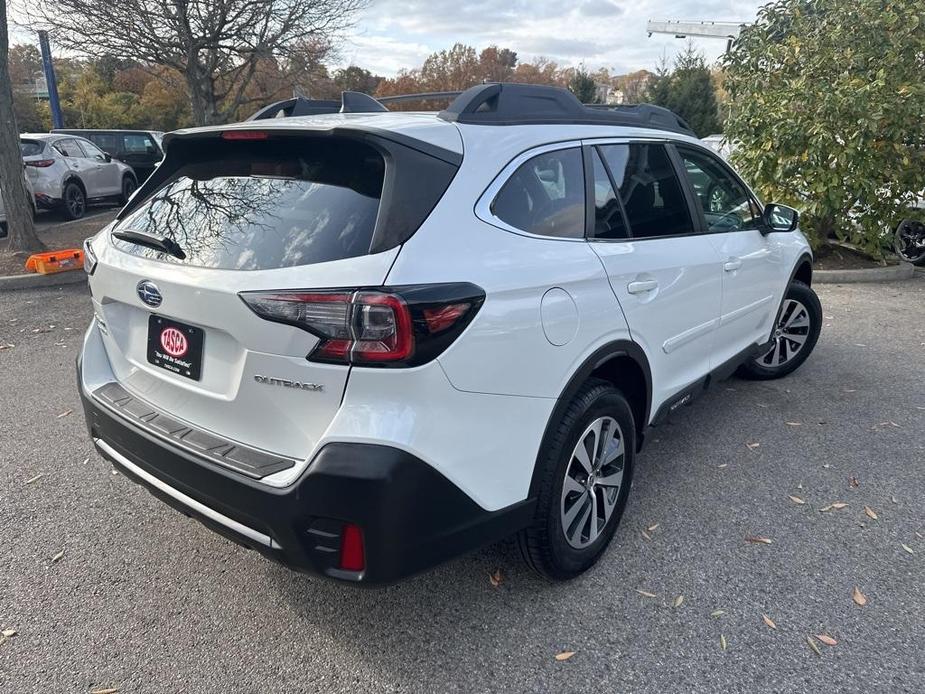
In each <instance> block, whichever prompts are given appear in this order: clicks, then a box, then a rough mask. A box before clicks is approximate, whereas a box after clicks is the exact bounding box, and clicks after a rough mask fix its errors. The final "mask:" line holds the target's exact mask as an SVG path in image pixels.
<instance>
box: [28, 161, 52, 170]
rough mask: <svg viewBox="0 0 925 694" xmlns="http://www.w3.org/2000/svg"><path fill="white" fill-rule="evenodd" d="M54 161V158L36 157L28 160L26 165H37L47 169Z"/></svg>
mask: <svg viewBox="0 0 925 694" xmlns="http://www.w3.org/2000/svg"><path fill="white" fill-rule="evenodd" d="M54 163H55V160H54V159H36V160H33V161H27V162H26V166H35V167H37V168H39V169H46V168H48V167H49V166H51V165H52V164H54Z"/></svg>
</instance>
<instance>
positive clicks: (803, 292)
mask: <svg viewBox="0 0 925 694" xmlns="http://www.w3.org/2000/svg"><path fill="white" fill-rule="evenodd" d="M821 329H822V304H820V303H819V297H817V296H816V292H814V291H813V290H812V289H810V288H809V287H808V286H807V285H805V284H803V283H802V282H799V281H796V280H795V281H793V282H791V283H790V286H789V287H788V288H787V293H786V294H785V295H784V300H783V302H782V303H781V306H780V310H779V311H778V312H777V320H776V321H775V322H774V332H773V334H772V335H771V348H770V349H769V350H768V351H767V352H765V353H764V354H762V355H761V356H760V357H756V358H755V359H753V360H751V361H749V362H746V363H745V364H744V365H743V366H742V369H741V370H740V373H741V374H742V375H743V376H745V377H747V378H754V379H759V380H768V379H772V378H781V377H782V376H786V375H787V374H789V373H792V372H793V371H795V370H796V369H798V368H799V366H800V364H802V363H803V362H804V361H806V359H807V358H808V357H809V355H810V354H811V353H812V351H813V348H814V347H815V346H816V341H817V340H818V339H819V331H820V330H821Z"/></svg>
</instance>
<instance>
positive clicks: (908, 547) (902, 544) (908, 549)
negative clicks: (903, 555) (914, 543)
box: [899, 542, 915, 554]
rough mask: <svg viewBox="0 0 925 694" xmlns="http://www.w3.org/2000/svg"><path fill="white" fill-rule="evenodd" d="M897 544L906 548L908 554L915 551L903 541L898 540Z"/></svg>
mask: <svg viewBox="0 0 925 694" xmlns="http://www.w3.org/2000/svg"><path fill="white" fill-rule="evenodd" d="M899 545H900V546H901V547H902V548H903V549H904V550H906V551H907V552H908V553H909V554H915V552H913V551H912V548H911V547H910V546H909V545H907V544H906V543H905V542H900V543H899Z"/></svg>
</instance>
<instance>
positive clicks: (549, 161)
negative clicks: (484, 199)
mask: <svg viewBox="0 0 925 694" xmlns="http://www.w3.org/2000/svg"><path fill="white" fill-rule="evenodd" d="M491 212H492V214H493V215H495V216H496V217H497V218H498V219H500V220H501V221H502V222H504V223H506V224H509V225H510V226H512V227H514V228H515V229H520V230H521V231H526V232H529V233H531V234H537V235H538V236H555V237H559V238H583V237H584V231H585V177H584V169H583V165H582V158H581V150H580V149H579V148H577V147H570V148H568V149H559V150H555V151H552V152H544V153H543V154H538V155H536V156H535V157H533V158H531V159H528V160H527V161H526V162H524V163H523V164H521V165H520V166H519V167H518V169H517V170H516V171H515V172H514V173H513V174H512V175H511V177H510V178H509V179H508V180H507V182H506V183H505V184H504V185H503V186H502V188H501V190H500V191H498V195H497V196H496V197H495V199H494V201H493V202H492V204H491Z"/></svg>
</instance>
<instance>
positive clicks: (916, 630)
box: [0, 274, 925, 694]
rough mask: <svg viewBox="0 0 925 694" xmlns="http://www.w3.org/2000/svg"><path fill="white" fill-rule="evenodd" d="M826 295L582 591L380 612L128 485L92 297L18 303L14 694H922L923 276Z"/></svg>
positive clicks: (709, 422)
mask: <svg viewBox="0 0 925 694" xmlns="http://www.w3.org/2000/svg"><path fill="white" fill-rule="evenodd" d="M818 289H819V292H820V296H821V298H822V302H823V307H824V313H825V316H826V321H825V327H824V328H823V333H822V337H821V339H820V342H819V344H818V346H817V348H816V351H815V354H814V355H813V356H812V357H811V358H810V360H809V361H808V362H807V363H806V364H805V365H804V366H803V367H802V369H800V370H799V371H798V372H797V373H796V374H794V375H793V376H791V377H789V378H787V379H784V380H781V381H777V382H766V383H756V382H745V381H739V380H730V381H727V382H725V383H724V384H722V385H721V386H720V387H718V388H716V389H715V390H714V391H713V392H712V393H710V394H708V395H707V396H705V397H704V398H703V399H701V400H700V401H698V402H697V403H696V404H695V405H694V406H693V407H690V408H685V409H683V410H681V411H679V412H677V413H676V414H675V415H674V416H673V419H672V421H671V422H669V423H668V424H667V425H665V426H663V427H660V428H659V429H657V430H655V431H653V433H652V434H651V436H650V440H649V441H648V444H647V447H646V449H645V450H644V452H643V454H642V456H641V457H640V458H639V460H638V467H637V471H636V476H635V480H634V488H633V493H632V495H631V498H630V503H629V508H628V510H627V513H626V515H625V517H624V519H623V524H622V526H621V528H620V530H619V531H618V533H617V536H616V538H615V540H614V542H613V544H612V545H611V548H610V550H609V552H608V553H607V555H606V556H605V558H604V559H603V560H602V562H601V563H600V564H599V565H598V566H597V567H596V568H595V569H594V570H592V571H591V572H589V573H588V574H587V575H586V576H584V577H582V578H580V579H578V580H576V581H574V582H572V583H568V584H561V585H552V584H548V583H545V582H544V581H542V580H541V579H539V578H536V577H534V576H533V575H532V574H531V573H530V572H529V571H528V570H527V569H526V568H525V567H524V566H523V565H522V564H521V561H520V558H519V556H518V555H517V552H516V548H515V547H514V546H513V544H510V543H505V544H501V545H498V546H494V547H491V548H488V549H486V550H484V551H482V552H479V553H477V554H475V555H472V556H468V557H465V558H462V559H459V560H456V561H454V562H452V563H450V564H447V565H445V566H442V567H440V568H439V569H437V570H435V571H433V572H430V573H428V574H425V575H422V576H419V577H417V578H415V579H412V580H409V581H407V582H405V583H402V584H399V585H396V586H393V587H390V588H386V589H381V590H358V589H354V588H350V587H347V586H343V585H339V584H334V583H330V582H326V581H323V580H320V579H313V578H308V577H304V576H299V575H295V574H292V573H290V572H288V571H287V570H285V569H283V568H281V567H279V566H276V565H274V564H272V563H270V562H268V561H266V560H264V559H262V558H261V557H260V556H258V555H256V554H254V553H250V552H247V551H246V550H243V549H241V548H239V547H238V546H236V545H234V544H232V543H230V542H228V541H226V540H224V539H222V538H220V537H218V536H216V535H214V534H212V533H211V532H209V531H207V530H206V529H204V528H203V527H201V526H200V525H199V524H197V523H196V522H195V521H192V520H190V519H187V518H185V517H183V516H182V515H180V514H178V513H176V512H174V511H173V510H171V509H169V508H168V507H167V506H165V505H163V504H161V503H160V502H158V501H156V500H155V499H154V498H153V497H151V496H150V495H148V494H147V493H146V492H145V491H143V490H142V489H140V488H137V487H135V486H134V485H132V484H131V483H130V482H128V481H127V480H126V479H125V478H124V477H123V476H121V475H116V474H112V472H111V469H110V467H109V466H108V465H107V464H105V463H104V462H103V461H102V460H101V459H100V458H99V457H98V456H97V455H96V454H95V453H94V452H93V449H92V446H91V444H90V442H89V440H88V439H87V436H86V431H85V429H84V424H83V420H82V416H81V414H80V411H79V402H78V396H77V392H76V388H75V383H74V357H75V354H76V352H77V349H78V345H79V342H80V339H81V334H82V331H83V330H84V328H85V326H86V324H87V322H88V320H89V316H90V310H89V301H88V297H87V294H86V290H85V289H84V288H83V286H81V285H78V286H72V287H66V288H62V289H48V290H35V291H20V292H14V293H5V294H0V345H6V344H13V345H14V346H13V347H11V348H7V349H3V350H2V351H0V531H2V538H3V541H2V543H0V548H2V549H0V560H2V564H0V566H2V567H3V577H2V581H0V629H13V630H15V631H16V635H15V636H11V637H8V638H6V640H5V641H4V642H2V643H0V691H3V692H43V693H58V692H62V693H70V692H78V693H81V692H90V691H93V690H100V689H104V690H105V689H117V690H118V691H119V692H120V693H128V692H157V693H159V694H166V693H168V692H197V693H199V692H258V691H259V692H358V691H364V692H365V691H373V692H392V691H396V692H483V691H504V692H523V691H530V692H538V691H550V692H591V691H595V692H597V691H602V692H603V691H606V692H658V693H660V694H662V693H669V692H705V693H706V692H710V693H713V692H738V691H749V692H752V691H754V692H802V691H828V692H871V691H883V692H891V693H897V692H916V693H918V692H922V691H925V594H923V587H925V504H923V501H925V470H923V463H925V438H923V432H925V276H923V275H922V274H918V275H916V278H915V279H914V280H911V281H908V282H903V283H896V284H889V285H844V286H820V287H819V288H818ZM791 496H792V497H794V498H795V499H797V500H799V501H803V502H805V503H802V504H801V503H797V501H795V500H792V499H791V498H790V497H791ZM833 503H834V504H836V506H835V507H832V506H831V505H832V504H833ZM842 503H843V504H847V505H846V506H844V507H841V506H840V505H841V504H842ZM865 506H866V507H868V508H869V510H870V514H868V513H866V511H865ZM826 507H829V509H828V510H825V509H826ZM872 515H873V516H876V519H874V518H873V517H871V516H872ZM746 537H752V538H766V539H768V540H770V541H771V542H770V544H767V543H763V542H748V541H746ZM904 545H905V547H904ZM62 553H63V554H62ZM496 570H500V576H501V582H500V585H497V586H496V585H493V582H492V581H491V580H490V579H489V575H490V574H492V573H493V572H495V571H496ZM855 587H858V589H859V590H860V592H861V593H863V595H864V596H865V597H866V598H867V604H866V605H864V606H860V605H858V604H856V602H855V601H854V600H853V599H852V594H853V591H854V589H855ZM638 591H644V592H645V593H648V594H652V595H654V597H646V595H644V594H642V593H640V592H638ZM679 596H681V597H682V599H679ZM720 611H721V612H720ZM763 615H766V616H767V617H768V618H769V619H770V621H771V622H773V624H774V626H775V627H776V628H771V627H770V626H768V625H767V624H766V623H765V621H764V620H763ZM816 635H823V636H830V637H832V638H833V639H834V640H835V641H836V642H837V643H836V645H826V644H825V643H823V642H822V641H820V640H819V639H817V638H816ZM807 636H812V637H813V645H814V646H815V647H816V648H818V653H817V652H815V651H814V650H813V649H812V648H811V647H810V645H809V643H808V642H807ZM0 638H2V637H0ZM723 644H725V648H723ZM563 651H572V652H574V655H573V656H571V657H570V658H568V659H566V660H557V659H556V658H555V656H556V654H559V653H561V652H563Z"/></svg>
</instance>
